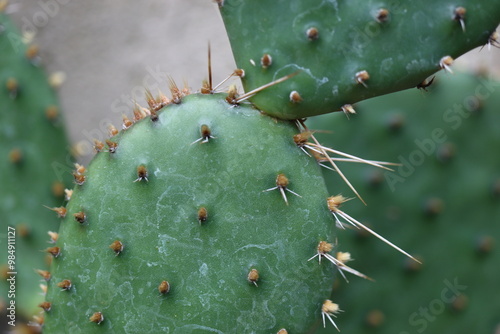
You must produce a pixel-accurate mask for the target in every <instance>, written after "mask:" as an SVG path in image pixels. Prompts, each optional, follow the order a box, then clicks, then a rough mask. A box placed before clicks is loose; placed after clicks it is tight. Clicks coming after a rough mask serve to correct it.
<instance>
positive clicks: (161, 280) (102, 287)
mask: <svg viewBox="0 0 500 334" xmlns="http://www.w3.org/2000/svg"><path fill="white" fill-rule="evenodd" d="M179 94H181V93H180V91H178V90H177V89H175V88H174V91H173V99H172V101H170V103H169V104H168V105H166V106H165V107H164V108H163V109H162V110H158V109H159V108H161V107H162V105H163V104H164V103H161V102H160V101H165V99H166V98H165V97H161V98H159V99H157V100H155V99H152V98H151V96H150V95H148V96H149V98H148V101H149V102H150V109H149V110H148V111H147V112H146V113H151V115H150V116H147V117H146V118H144V119H142V120H139V119H141V118H142V117H143V116H144V115H145V114H141V109H139V108H137V109H136V110H135V114H136V120H137V122H136V123H134V124H133V125H132V122H131V121H130V123H129V122H128V121H125V123H124V128H125V130H123V131H121V133H119V134H117V135H116V136H114V137H112V138H111V139H109V140H108V141H107V148H106V147H104V146H103V144H102V143H97V144H96V148H97V150H99V151H100V152H99V153H97V155H96V157H95V158H94V160H93V161H92V162H91V163H90V165H89V167H88V169H87V170H83V169H82V170H81V171H80V172H79V173H78V174H79V175H81V178H80V181H81V182H80V183H81V184H80V185H77V186H76V188H75V189H74V192H73V194H72V198H71V200H70V201H69V203H68V206H67V207H66V211H65V218H64V219H63V222H62V224H61V229H60V232H59V238H58V241H57V243H56V245H55V248H54V249H52V250H51V252H52V253H53V255H54V256H55V257H56V258H55V259H54V261H53V264H52V269H51V280H50V282H49V287H48V293H47V302H49V303H50V304H48V305H49V306H48V307H47V312H46V316H45V324H44V331H45V332H46V333H60V332H62V331H65V330H66V331H71V332H72V333H80V332H82V333H88V332H95V333H98V332H103V333H104V332H105V333H110V332H113V331H114V332H121V333H137V332H144V331H145V332H150V333H157V332H162V331H171V332H172V333H174V332H175V333H201V332H210V331H215V332H218V333H229V332H232V331H238V332H245V333H263V332H278V331H279V330H280V329H281V328H285V329H287V330H289V331H290V332H292V333H293V332H296V333H299V332H300V333H301V332H306V331H307V330H308V328H309V327H311V326H313V325H315V321H319V319H320V314H321V307H322V303H323V302H324V300H325V299H327V297H328V296H329V295H330V292H331V288H332V284H333V280H334V275H333V265H331V264H328V263H327V262H326V261H324V262H323V263H322V264H321V265H318V263H317V262H314V261H307V260H308V259H309V258H310V257H311V256H313V255H314V254H315V253H316V252H317V245H318V243H319V242H320V241H327V242H332V241H334V235H333V231H334V228H335V222H334V219H333V216H332V215H331V213H330V212H329V210H328V208H327V205H326V198H327V195H328V194H327V192H326V188H325V186H324V181H323V178H322V176H321V172H320V170H319V167H318V165H317V164H316V162H315V160H314V159H313V158H312V157H308V156H307V155H306V154H304V153H303V152H302V151H301V150H300V148H299V147H297V145H296V144H295V142H294V140H293V136H294V135H295V134H296V133H297V126H296V125H295V123H293V122H290V121H278V120H276V119H273V118H271V117H269V116H265V115H263V114H261V113H260V112H259V111H258V110H256V109H254V108H252V107H251V106H249V105H244V104H242V105H239V106H237V105H232V104H230V103H228V102H227V101H226V99H225V98H226V94H222V93H220V94H213V95H211V94H208V95H203V94H191V95H188V96H183V95H182V94H181V95H179ZM155 101H156V102H155ZM142 112H144V109H142ZM110 248H111V249H110ZM49 309H50V310H49ZM145 314H147V316H145Z"/></svg>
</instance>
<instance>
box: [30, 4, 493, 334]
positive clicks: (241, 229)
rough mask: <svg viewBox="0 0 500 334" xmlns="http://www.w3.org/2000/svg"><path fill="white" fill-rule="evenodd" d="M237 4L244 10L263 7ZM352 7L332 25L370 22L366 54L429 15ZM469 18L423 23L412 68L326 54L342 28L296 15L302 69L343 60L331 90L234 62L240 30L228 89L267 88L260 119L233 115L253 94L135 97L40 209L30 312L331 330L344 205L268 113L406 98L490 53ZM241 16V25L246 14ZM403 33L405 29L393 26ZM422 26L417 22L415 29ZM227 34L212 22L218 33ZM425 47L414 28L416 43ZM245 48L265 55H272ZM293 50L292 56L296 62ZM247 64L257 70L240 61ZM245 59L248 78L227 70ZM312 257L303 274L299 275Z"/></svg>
mask: <svg viewBox="0 0 500 334" xmlns="http://www.w3.org/2000/svg"><path fill="white" fill-rule="evenodd" d="M217 2H218V3H219V5H220V6H221V8H222V11H223V14H224V16H225V19H226V23H227V22H230V20H229V19H228V18H230V19H233V18H234V19H236V20H235V21H233V22H238V23H237V24H240V23H242V22H243V14H242V13H243V11H240V12H238V10H241V9H245V8H246V7H245V6H246V5H245V6H240V5H241V4H242V2H241V1H238V2H237V1H235V0H234V1H233V0H229V1H226V2H223V1H217ZM304 3H305V2H304ZM275 5H276V7H274V6H275ZM307 5H309V6H311V4H310V3H309V4H307ZM352 5H353V4H351V6H352ZM252 6H254V7H260V9H258V11H262V8H263V7H264V6H262V5H260V4H258V3H255V2H254V3H253V4H252ZM279 6H281V9H283V8H288V7H289V6H290V5H289V3H288V2H286V3H285V2H283V1H281V2H280V1H278V2H277V3H276V4H274V3H273V4H272V5H271V7H269V6H267V4H266V6H265V7H266V10H268V12H269V13H264V14H266V15H268V14H269V15H271V16H267V19H266V16H259V15H257V17H259V20H262V21H272V20H274V19H275V18H276V17H278V16H277V15H276V11H275V10H276V8H278V7H279ZM299 6H300V5H299V4H292V6H290V7H291V8H292V9H293V10H296V9H297V8H298V7H299ZM317 6H318V8H316V9H319V13H320V14H326V15H327V14H331V13H332V11H333V12H336V11H337V9H336V8H332V7H329V6H330V5H329V4H325V3H321V4H318V5H317ZM367 6H368V7H370V8H368V9H367ZM409 6H410V7H411V6H413V5H409ZM353 7H356V9H355V10H354V13H355V14H359V13H362V15H357V16H356V15H352V13H351V10H347V12H346V13H347V14H346V16H345V17H346V18H349V17H353V19H352V20H353V21H355V23H359V24H361V25H362V24H363V23H366V22H368V23H370V24H368V25H367V27H373V26H374V25H373V24H372V23H374V24H375V26H376V27H378V28H380V30H379V31H378V33H379V34H378V33H377V34H376V36H371V38H372V39H373V41H374V42H377V43H378V44H379V45H383V43H380V42H382V41H386V40H388V39H394V40H396V38H395V36H399V34H402V35H403V37H405V36H406V35H411V36H416V34H415V32H419V33H420V31H419V27H420V26H419V25H418V24H419V23H420V21H419V18H420V17H423V16H425V15H427V14H434V13H432V10H431V9H418V10H417V12H411V11H410V13H409V14H408V12H407V10H408V8H410V7H408V8H406V9H404V10H403V9H401V8H402V7H400V6H387V8H389V9H387V8H385V7H384V6H379V5H378V4H376V5H375V4H374V3H372V2H368V3H365V2H363V3H361V4H360V6H353ZM482 7H483V4H475V3H472V2H468V3H467V4H466V5H464V7H462V6H457V5H455V4H439V5H437V8H436V7H435V8H434V9H435V10H437V15H429V16H428V17H432V18H433V19H434V17H435V16H437V21H436V22H440V23H441V24H439V25H438V26H439V27H438V28H439V29H438V30H439V31H442V32H444V33H443V36H445V37H443V36H441V37H442V39H439V38H437V39H436V40H434V41H433V42H432V43H435V45H431V46H430V47H429V51H428V52H427V51H426V50H424V48H422V47H421V46H419V47H418V48H417V49H416V50H414V51H415V52H416V54H412V53H411V52H409V53H408V54H407V53H405V55H402V56H401V58H402V60H401V61H400V59H399V58H398V61H397V62H392V58H390V59H389V58H387V59H386V58H377V57H380V54H383V52H380V49H375V48H368V47H365V44H364V43H363V41H360V42H359V43H354V47H348V48H347V47H346V48H341V51H337V50H336V49H335V50H334V52H330V51H331V49H330V48H329V47H328V46H327V45H326V44H327V43H324V40H325V39H326V40H327V41H330V40H335V41H337V39H336V38H337V37H338V36H342V38H341V40H343V41H344V43H345V41H347V40H348V39H349V38H352V37H349V28H344V27H342V28H341V29H338V27H335V33H334V34H332V31H333V30H332V29H333V28H332V27H328V28H327V29H326V30H324V29H323V27H325V25H321V22H319V21H314V23H315V25H314V26H307V27H306V26H305V25H304V24H305V23H307V24H309V23H310V22H311V21H308V20H309V19H311V18H312V16H311V15H313V14H314V15H316V14H317V13H313V12H312V11H311V12H308V13H305V14H302V12H301V15H299V16H298V17H295V18H296V19H297V20H296V21H295V23H297V26H296V27H298V28H297V29H299V30H300V33H301V34H302V35H301V37H300V38H302V40H301V41H299V43H302V44H306V45H307V47H306V48H305V49H307V50H309V51H306V52H305V54H306V56H311V51H310V48H309V46H312V48H316V49H317V48H321V47H323V50H322V52H320V54H329V55H330V56H331V55H333V56H334V58H339V57H336V56H338V55H339V54H340V55H341V56H344V55H347V54H346V53H345V52H347V53H349V54H348V55H349V57H346V58H349V59H350V60H349V61H345V59H340V61H339V63H338V65H335V68H336V70H338V71H340V72H341V75H338V77H339V78H343V79H338V78H337V72H335V73H334V72H331V71H329V69H328V70H327V71H325V69H324V68H320V69H313V68H307V67H306V66H305V65H302V64H301V63H299V62H298V60H297V62H295V59H292V60H290V59H288V60H287V59H285V58H286V57H280V56H281V55H285V54H287V53H290V52H288V50H290V49H288V48H286V47H285V48H284V49H281V50H280V51H278V52H277V53H274V51H273V52H271V51H269V50H268V49H265V50H264V49H259V48H258V47H256V46H255V45H256V44H255V43H254V42H253V41H251V40H249V39H247V40H246V42H244V43H243V44H244V47H242V48H241V50H243V51H238V50H240V47H239V46H237V43H235V41H236V42H240V41H244V38H243V37H247V36H248V31H249V30H248V29H246V28H245V27H246V26H247V25H246V24H244V25H243V26H242V27H243V29H241V31H242V32H243V33H244V34H243V35H245V34H247V35H245V36H242V35H239V37H238V35H236V34H232V33H231V40H232V42H233V45H234V46H233V49H234V50H236V51H235V54H236V55H237V58H238V59H239V60H237V61H238V63H239V64H240V66H241V67H242V69H238V70H236V71H235V72H234V75H238V76H240V77H244V78H245V83H244V84H245V86H246V88H247V89H248V90H250V89H252V88H255V87H257V86H260V87H267V85H264V84H269V83H271V84H276V83H278V82H280V85H279V86H274V87H270V88H267V89H266V90H265V91H264V92H261V93H259V95H258V96H256V97H255V98H253V100H252V101H253V102H254V103H255V104H256V105H257V107H258V108H260V109H257V108H253V107H252V106H251V105H249V104H246V103H242V102H243V101H244V100H245V99H247V98H249V97H253V92H248V93H247V94H245V95H243V96H239V97H238V96H237V94H235V93H234V91H231V92H230V93H229V94H228V95H226V94H213V93H214V92H213V89H212V87H211V83H210V84H207V85H204V87H203V89H202V91H201V92H202V93H203V94H192V95H190V94H188V91H187V89H184V90H179V89H178V88H177V87H176V86H175V84H173V83H172V85H171V90H172V100H168V99H167V98H166V97H165V96H163V95H159V97H158V98H157V99H154V98H153V97H152V95H151V94H150V93H149V92H147V94H146V96H147V102H148V104H149V109H145V108H142V107H137V108H136V109H135V110H134V119H133V120H130V119H129V118H127V117H125V118H124V123H123V131H121V132H120V133H118V131H116V129H114V128H112V138H110V139H109V140H107V141H106V145H104V143H102V142H100V141H96V142H95V149H96V151H97V152H98V154H97V156H96V157H95V159H94V160H93V162H92V163H91V164H90V166H89V168H88V170H87V169H86V168H84V167H83V166H79V165H78V166H77V167H76V170H75V171H74V177H75V183H76V186H75V189H74V191H73V193H72V198H71V200H70V201H69V203H68V205H67V206H60V207H56V208H54V210H55V211H56V213H57V214H58V215H59V216H60V217H61V218H62V219H63V223H62V225H61V228H60V233H59V234H58V235H57V242H56V244H55V245H54V246H52V247H48V248H46V252H47V253H48V254H50V255H51V256H53V257H54V260H53V263H52V267H51V271H50V281H49V283H48V293H47V297H46V301H45V302H43V303H40V304H39V306H40V307H41V308H42V309H43V310H44V312H45V313H46V316H45V324H44V331H45V332H46V333H49V334H50V333H60V332H71V333H87V332H97V333H98V332H104V333H110V332H117V333H118V332H119V333H122V332H125V333H136V332H173V333H199V332H219V333H229V332H233V331H237V332H245V333H264V332H265V333H267V332H271V333H280V334H283V333H286V332H287V331H290V332H291V333H305V332H307V333H310V332H313V331H314V330H315V329H316V328H317V327H320V326H321V320H322V322H323V326H325V325H326V322H331V323H332V324H333V326H335V327H337V325H336V319H334V317H335V316H336V314H337V313H339V312H341V309H340V308H339V305H338V304H336V303H334V302H332V301H331V300H330V299H328V298H329V296H330V293H331V290H332V284H333V281H334V277H333V272H334V269H335V266H337V268H338V269H339V270H340V274H342V275H345V273H351V274H354V275H357V276H361V277H363V278H368V276H366V275H364V274H362V273H360V272H359V271H357V270H355V269H353V268H350V267H348V266H346V265H345V263H346V262H347V261H349V260H350V259H351V258H350V255H349V254H348V253H338V254H337V256H336V257H335V256H333V255H332V254H330V253H331V252H333V250H334V246H335V245H334V242H335V233H334V227H335V226H336V224H337V225H339V226H341V227H344V228H345V226H347V223H349V224H351V225H353V226H355V227H361V225H360V223H359V222H358V221H356V220H354V219H353V218H351V216H349V215H347V213H345V212H344V211H343V209H342V210H341V209H340V205H341V204H343V203H344V202H345V201H347V199H346V198H344V197H343V196H332V197H329V198H328V200H327V196H328V192H327V190H326V188H325V185H324V182H323V180H322V177H321V174H320V171H319V166H318V165H317V164H316V161H315V159H314V158H313V157H312V156H314V155H315V154H314V153H312V152H308V151H307V149H309V148H311V147H313V148H316V149H317V150H319V144H304V143H305V142H306V141H307V138H305V137H308V136H309V135H310V134H311V133H310V132H308V131H307V129H306V128H305V126H304V125H303V121H302V120H299V121H297V122H290V121H287V120H277V119H274V118H271V117H269V115H273V116H275V117H278V118H284V119H297V118H301V117H304V116H310V115H315V114H320V113H325V112H329V111H334V110H336V109H337V110H338V109H341V108H342V109H343V110H344V112H346V113H347V114H349V113H354V109H352V106H351V105H350V103H354V102H355V101H358V100H360V99H365V98H368V97H372V96H375V95H380V94H384V93H387V92H390V91H394V90H399V89H404V88H407V87H410V86H415V85H416V84H417V83H419V82H421V81H422V80H423V79H424V78H425V77H426V76H427V75H428V74H430V73H432V72H434V71H436V70H438V69H439V68H440V67H441V68H444V69H446V70H448V71H450V65H451V63H452V61H453V58H452V57H455V56H456V55H458V54H460V53H462V52H464V51H465V50H467V49H470V48H471V47H473V46H475V45H479V44H485V43H487V42H489V43H495V42H497V39H496V37H495V35H492V29H493V28H492V27H493V25H494V24H496V23H498V19H497V18H498V5H497V4H495V3H493V4H491V5H489V7H488V9H483V8H482ZM270 8H272V9H273V10H269V9H270ZM429 8H430V7H429ZM410 9H411V8H410ZM363 10H368V11H364V12H363ZM358 11H361V12H358ZM244 12H245V13H244V14H245V15H247V14H252V11H251V10H248V11H247V10H245V11H244ZM273 13H274V14H273ZM367 13H369V14H370V15H372V16H370V15H368V14H367ZM344 14H345V13H343V14H342V15H344ZM411 14H413V16H412V15H411ZM320 16H321V15H320ZM368 17H370V18H369V19H368ZM249 18H250V20H252V21H256V20H255V16H254V15H249ZM358 18H359V19H358ZM245 19H247V18H246V17H245ZM398 19H400V20H399V21H398ZM299 21H300V22H299ZM306 21H307V22H306ZM282 22H283V23H284V25H285V26H286V32H287V33H288V31H293V29H290V28H289V27H290V24H289V23H290V22H289V21H288V23H287V20H283V21H282ZM397 22H399V23H397ZM405 22H410V23H411V24H409V25H408V26H407V27H405V24H404V23H405ZM316 23H317V24H316ZM287 24H288V26H287ZM432 24H433V22H430V21H426V22H425V27H429V26H432ZM235 26H236V23H230V24H228V27H232V28H230V29H229V30H230V31H232V29H234V27H235ZM299 26H300V27H299ZM394 26H396V27H397V28H398V29H393V27H394ZM339 27H340V26H339ZM349 27H350V26H349ZM240 28H241V27H240ZM302 28H306V29H305V30H303V29H302ZM400 28H401V29H400ZM301 29H302V30H301ZM328 29H330V30H328ZM342 29H345V30H342ZM405 29H407V30H405ZM299 30H297V31H295V33H299ZM267 31H269V29H268V30H267ZM325 31H326V32H327V33H326V34H325ZM328 32H330V34H328ZM346 32H347V34H346ZM304 34H305V35H304ZM405 34H406V35H405ZM426 34H428V32H427V31H425V30H423V33H422V36H426ZM278 36H279V35H278ZM297 36H298V35H297ZM297 36H296V37H297ZM304 36H305V38H304ZM325 36H327V38H325ZM332 36H333V37H332ZM464 36H465V38H464ZM399 37H400V36H399ZM258 39H261V40H263V41H264V42H267V43H269V44H267V45H271V42H270V40H273V41H274V40H276V39H278V40H280V41H281V39H280V38H276V37H272V39H271V38H270V40H265V39H264V38H258ZM462 39H463V40H464V41H461V40H462ZM399 40H401V38H399ZM459 40H460V42H458V41H459ZM304 42H305V43H304ZM314 43H315V44H314ZM273 44H275V45H278V47H280V45H279V43H275V42H273ZM368 44H370V43H368ZM371 44H375V43H371ZM337 45H338V44H337ZM436 45H438V46H436ZM394 48H395V47H394V46H391V47H389V48H388V49H387V50H394ZM297 50H298V52H297V54H300V53H301V52H302V51H303V48H297ZM365 50H367V51H366V52H365ZM383 50H385V49H383ZM257 51H258V52H260V53H259V57H258V59H257V58H256V59H254V58H252V57H254V56H253V52H257ZM339 52H340V53H339ZM352 52H354V54H355V56H354V57H351V54H350V53H352ZM276 54H277V55H279V57H276ZM291 54H292V56H293V54H294V53H293V52H291ZM240 56H241V57H240ZM249 57H250V58H249ZM298 58H302V59H303V58H307V57H303V56H300V57H298ZM298 58H297V59H298ZM340 58H342V57H340ZM241 59H243V60H241ZM248 59H252V61H253V63H254V64H255V67H252V66H248V65H246V64H243V63H242V61H243V62H246V61H248ZM283 59H285V60H283ZM310 59H314V61H313V63H318V62H321V59H320V58H314V57H312V58H311V57H310ZM325 59H330V58H328V57H327V58H325ZM368 59H370V61H369V62H368ZM259 62H260V64H259V65H257V63H259ZM380 62H381V64H382V66H381V67H380V66H379V63H380ZM368 63H370V64H373V63H375V64H376V65H374V67H376V70H372V69H371V68H370V69H368V67H364V66H363V67H360V66H361V65H363V64H365V65H367V64H368ZM287 64H288V65H287ZM290 64H293V65H292V66H289V65H290ZM297 64H298V65H297ZM358 65H359V66H358ZM358 67H359V68H358ZM378 67H380V68H378ZM296 69H299V70H300V71H299V72H300V73H299V72H297V71H295V70H296ZM289 70H290V71H289ZM353 70H354V72H353ZM318 71H320V72H318ZM384 71H385V72H384ZM257 72H259V73H263V74H264V75H263V76H260V75H257V74H258V73H257ZM323 72H324V73H323ZM327 72H328V73H327ZM386 72H387V73H389V74H387V73H386ZM318 73H320V74H318ZM325 73H326V74H325ZM342 73H344V74H346V73H347V74H346V75H345V76H344V75H343V74H342ZM349 73H350V74H349ZM297 74H298V75H297ZM294 75H295V76H294ZM323 75H324V77H322V76H323ZM293 76H294V77H293ZM320 76H321V78H320V79H319V80H316V79H315V78H318V77H320ZM394 77H397V79H394ZM279 78H281V79H279ZM301 78H305V79H301ZM334 80H336V81H334ZM210 82H211V81H210ZM327 82H328V85H327V84H326V83H327ZM334 82H335V84H333V85H332V83H334ZM311 83H312V84H311ZM262 85H264V86H262ZM327 86H328V87H327ZM420 86H422V87H424V86H426V84H423V85H420ZM304 87H305V88H304ZM302 88H304V90H303V89H302ZM332 95H333V96H334V97H333V98H332ZM339 96H341V97H339ZM266 114H267V115H266ZM297 136H298V137H297ZM314 145H316V146H314ZM316 153H318V152H316ZM321 153H323V154H324V153H325V152H321ZM308 154H310V155H312V156H308ZM377 158H378V157H377ZM349 159H350V160H352V159H351V158H349ZM370 163H372V164H379V162H373V161H371V162H370ZM333 193H334V194H335V193H338V190H337V189H334V190H333ZM347 205H348V204H346V206H347ZM339 218H342V219H343V220H345V221H344V222H342V221H340V220H339ZM364 230H365V231H371V230H370V229H367V228H365V229H364ZM371 232H372V233H374V232H373V231H371ZM380 238H381V237H380ZM384 240H385V239H384ZM410 244H411V243H410ZM405 248H406V247H405ZM387 249H388V248H387ZM399 250H400V251H401V252H403V253H405V254H407V255H409V254H408V253H406V252H404V251H402V250H401V249H399ZM316 259H317V260H318V262H319V264H318V263H317V262H316V261H312V260H316ZM308 260H309V261H308ZM326 260H328V261H330V262H333V265H332V264H331V263H329V262H328V261H326ZM363 271H365V269H364V268H363ZM47 278H48V275H47ZM333 300H334V301H336V300H335V298H334V299H333ZM39 319H40V324H42V320H41V318H39ZM331 329H332V328H331V327H330V330H331ZM337 329H338V328H337Z"/></svg>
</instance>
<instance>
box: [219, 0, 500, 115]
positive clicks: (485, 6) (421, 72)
mask: <svg viewBox="0 0 500 334" xmlns="http://www.w3.org/2000/svg"><path fill="white" fill-rule="evenodd" d="M458 6H462V7H464V8H465V9H466V14H465V21H464V22H465V32H464V31H463V30H462V27H461V24H460V22H459V21H458V20H455V19H454V10H455V8H457V7H458ZM380 9H386V10H388V12H389V15H388V18H387V20H386V21H385V22H379V21H377V15H378V12H379V10H380ZM220 11H221V14H222V18H223V19H224V24H225V26H226V30H227V32H228V36H229V40H230V43H231V47H232V50H233V54H234V57H235V60H236V64H237V66H238V67H239V68H242V69H244V70H245V77H244V78H242V82H243V86H244V88H245V91H247V92H248V91H250V90H253V89H255V88H258V87H260V86H262V85H265V84H268V83H269V82H272V81H273V80H276V79H278V78H280V77H283V76H285V75H289V74H292V73H295V72H298V73H299V74H298V75H296V76H295V77H293V78H291V79H289V80H287V81H285V82H284V83H280V84H279V85H276V86H274V87H272V88H268V89H266V90H265V91H263V92H261V93H259V94H257V95H255V96H254V97H253V98H251V101H252V102H253V103H254V104H255V105H256V106H258V107H259V108H260V109H261V110H263V111H265V112H266V113H268V114H270V115H272V116H274V117H278V118H283V119H298V118H304V117H310V116H314V115H320V114H325V113H329V112H333V111H338V110H340V109H341V107H342V106H343V105H345V104H353V103H355V102H358V101H361V100H364V99H367V98H371V97H374V96H379V95H384V94H387V93H391V92H395V91H400V90H404V89H408V88H412V87H415V86H417V85H418V84H419V83H421V82H422V81H423V80H424V79H425V78H426V77H428V76H429V75H431V74H432V73H434V72H436V71H438V70H440V61H441V59H442V58H443V57H445V56H451V57H453V58H457V57H458V56H459V55H461V54H463V53H465V52H467V51H469V50H471V49H473V48H475V47H477V46H481V45H485V44H486V43H487V42H488V40H489V37H490V35H491V33H492V32H493V31H494V30H495V29H496V27H497V25H498V24H499V23H500V2H498V1H475V0H464V1H460V2H457V1H451V0H445V1H437V2H436V1H404V2H403V1H368V0H354V1H352V0H350V1H319V0H313V1H311V0H307V1H305V0H294V1H290V0H276V1H265V0H248V1H246V0H226V1H224V2H223V5H222V6H221V7H220ZM311 27H315V28H317V30H318V33H319V34H318V36H319V37H318V38H317V39H315V40H310V39H309V38H308V36H307V30H308V29H309V28H311ZM264 54H269V55H270V56H271V57H272V64H271V65H270V66H268V67H267V68H263V67H262V66H261V58H262V57H263V55H264ZM251 61H253V63H254V64H255V66H254V65H252V64H251ZM360 71H367V72H368V74H369V76H370V78H369V80H367V81H366V82H365V84H366V85H367V87H364V86H363V85H362V84H359V83H357V81H356V73H358V72H360ZM292 91H297V92H298V93H299V94H300V96H301V98H302V101H301V102H299V103H293V102H291V101H290V93H291V92H292Z"/></svg>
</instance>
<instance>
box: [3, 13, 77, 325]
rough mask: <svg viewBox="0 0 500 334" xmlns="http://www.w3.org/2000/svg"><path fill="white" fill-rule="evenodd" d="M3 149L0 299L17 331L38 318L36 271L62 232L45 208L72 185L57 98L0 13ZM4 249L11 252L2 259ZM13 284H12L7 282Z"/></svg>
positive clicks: (29, 49) (32, 49)
mask: <svg viewBox="0 0 500 334" xmlns="http://www.w3.org/2000/svg"><path fill="white" fill-rule="evenodd" d="M0 141H1V143H2V144H1V145H0V184H1V185H2V189H1V191H0V217H2V218H1V220H2V231H1V232H0V241H1V244H2V247H5V248H4V249H2V258H1V259H0V266H1V272H2V274H1V275H2V279H1V282H0V284H1V290H2V294H1V296H0V299H1V300H2V303H5V304H3V305H7V306H9V307H10V304H9V302H10V300H15V302H16V305H15V308H16V310H15V313H16V315H17V317H18V318H17V320H18V323H17V324H18V325H19V322H20V320H21V317H24V318H25V319H30V318H31V316H32V315H33V314H34V313H35V312H36V313H38V312H39V308H38V307H37V305H38V304H39V303H40V302H42V301H43V299H44V297H43V295H42V293H41V292H42V291H41V290H40V287H39V281H40V279H41V277H40V276H39V275H38V274H37V273H36V272H35V269H40V270H47V269H48V263H47V261H46V254H45V253H43V252H42V250H43V249H45V248H46V247H47V245H48V244H47V241H48V240H49V236H48V235H47V232H48V231H54V232H57V230H58V228H59V225H58V222H57V221H55V220H54V219H53V216H52V214H51V213H50V212H48V210H47V209H45V208H44V207H43V205H47V206H51V207H53V206H59V205H61V204H62V203H63V201H64V189H65V185H69V184H71V174H70V173H64V171H65V167H64V166H66V164H67V163H69V164H71V158H69V161H67V159H68V153H67V148H68V147H67V146H68V142H67V140H66V135H65V131H64V127H63V120H62V118H61V115H60V113H59V107H58V102H57V99H56V96H55V93H54V91H53V89H52V88H51V87H50V86H49V83H48V79H47V76H46V75H45V73H44V72H43V70H42V69H41V68H40V66H39V57H38V55H37V48H36V46H33V45H32V46H28V45H25V44H24V42H23V41H22V36H20V34H19V32H18V31H17V29H16V28H15V27H14V26H13V24H12V22H11V21H10V20H9V19H8V17H7V16H6V15H5V14H3V13H1V10H0ZM70 170H71V169H70V168H69V167H67V169H66V171H70ZM8 227H9V228H8ZM13 229H15V240H14V238H13V235H12V233H14V230H13ZM9 232H10V233H9ZM8 235H9V238H8ZM7 241H8V243H9V245H12V246H13V247H15V250H14V249H13V248H10V249H9V252H8V253H7V252H6V251H7ZM4 251H5V252H4ZM8 255H10V256H11V258H8ZM14 256H15V259H14ZM8 260H13V261H14V262H10V263H9V262H8ZM12 272H15V273H16V274H13V273H12ZM12 277H15V279H11V280H10V281H7V280H6V279H7V278H12ZM10 283H12V285H11V284H10ZM14 283H15V284H14ZM14 286H15V288H13V287H14ZM11 288H13V289H11ZM11 290H15V298H13V295H11V296H10V297H8V294H10V293H9V292H10V291H11ZM9 314H10V311H9ZM9 319H10V318H8V319H7V320H9Z"/></svg>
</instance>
